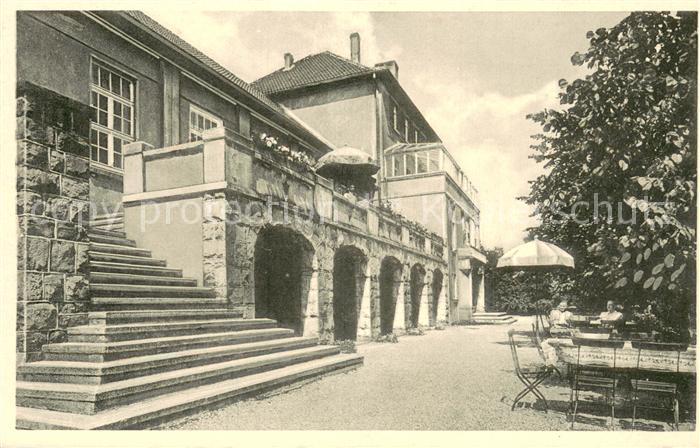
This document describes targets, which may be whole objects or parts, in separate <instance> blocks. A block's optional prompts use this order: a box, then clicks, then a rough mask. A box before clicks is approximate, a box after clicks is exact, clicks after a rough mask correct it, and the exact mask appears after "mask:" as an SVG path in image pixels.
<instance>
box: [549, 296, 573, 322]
mask: <svg viewBox="0 0 700 448" xmlns="http://www.w3.org/2000/svg"><path fill="white" fill-rule="evenodd" d="M568 306H569V304H568V303H567V302H566V300H562V301H561V302H559V306H557V307H556V308H554V309H553V310H552V311H551V312H550V313H549V324H550V325H552V326H553V327H568V326H569V320H570V319H571V316H572V314H571V311H568V310H567V308H568Z"/></svg>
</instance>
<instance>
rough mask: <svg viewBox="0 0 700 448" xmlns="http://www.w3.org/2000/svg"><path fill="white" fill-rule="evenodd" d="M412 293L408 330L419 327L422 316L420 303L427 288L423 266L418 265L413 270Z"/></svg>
mask: <svg viewBox="0 0 700 448" xmlns="http://www.w3.org/2000/svg"><path fill="white" fill-rule="evenodd" d="M409 284H410V292H409V299H410V300H409V303H410V307H409V314H408V325H407V327H408V328H416V327H418V318H419V315H420V303H421V298H422V296H423V289H424V288H425V268H424V267H423V265H422V264H420V263H416V264H414V265H413V267H412V268H411V276H410V279H409Z"/></svg>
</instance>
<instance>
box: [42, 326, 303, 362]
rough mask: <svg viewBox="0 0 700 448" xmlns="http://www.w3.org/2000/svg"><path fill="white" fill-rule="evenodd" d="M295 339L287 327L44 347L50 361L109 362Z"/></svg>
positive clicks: (71, 343) (69, 343)
mask: <svg viewBox="0 0 700 448" xmlns="http://www.w3.org/2000/svg"><path fill="white" fill-rule="evenodd" d="M293 336H294V331H293V330H290V329H287V328H260V329H252V330H238V331H228V332H225V333H207V334H193V335H185V336H171V337H164V338H147V339H140V340H135V341H121V342H107V343H104V342H97V343H95V342H92V343H91V342H62V343H60V344H47V345H44V346H43V348H42V350H43V354H44V359H46V360H53V361H75V362H107V361H114V360H117V359H125V358H133V357H139V356H147V355H154V354H158V353H169V352H176V351H182V350H192V349H197V348H207V347H217V346H221V345H234V344H244V343H250V342H258V341H269V340H273V339H282V338H291V337H293Z"/></svg>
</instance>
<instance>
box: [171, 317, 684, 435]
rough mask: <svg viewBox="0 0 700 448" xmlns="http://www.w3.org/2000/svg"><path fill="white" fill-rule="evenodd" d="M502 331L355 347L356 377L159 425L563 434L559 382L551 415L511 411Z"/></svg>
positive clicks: (551, 387) (596, 412) (453, 332)
mask: <svg viewBox="0 0 700 448" xmlns="http://www.w3.org/2000/svg"><path fill="white" fill-rule="evenodd" d="M530 322H531V320H530V318H527V317H525V318H523V317H521V318H520V319H519V321H518V322H517V323H515V324H514V328H515V329H516V330H521V331H523V332H524V331H526V330H527V329H529V328H530ZM508 328H509V327H508V326H460V327H447V328H446V329H445V330H444V331H430V332H427V333H426V334H425V335H423V336H403V337H401V338H400V342H399V343H398V344H381V343H369V344H364V345H360V346H359V347H358V352H359V353H361V354H362V355H364V356H365V365H364V367H362V368H360V369H358V370H357V371H353V372H349V373H343V374H337V375H332V376H328V377H325V378H323V379H321V380H318V381H314V382H312V383H310V384H306V385H304V386H303V387H301V388H300V387H298V386H296V387H291V388H290V389H287V390H286V391H284V392H283V393H280V392H276V393H273V394H272V395H268V396H266V397H260V398H259V399H252V400H248V401H243V402H239V403H234V404H232V405H229V406H227V407H224V408H220V409H216V410H212V411H207V412H204V413H200V414H197V415H193V416H189V417H184V418H182V419H180V420H178V421H173V422H170V423H167V424H164V425H162V426H161V427H159V428H158V429H190V430H193V429H209V430H213V429H231V430H262V429H274V430H297V429H298V430H302V429H304V430H343V429H351V430H352V429H354V430H360V429H364V430H530V431H532V430H553V431H557V430H561V431H563V430H568V429H569V423H568V422H567V419H566V414H565V411H566V407H567V405H568V399H569V388H568V384H567V383H566V382H565V381H559V380H555V381H552V382H550V383H545V385H544V387H543V388H542V391H543V393H544V395H545V397H547V399H548V400H549V402H550V406H551V407H553V408H555V409H554V410H550V411H549V413H547V414H545V412H544V411H543V409H542V407H541V405H540V403H535V402H534V399H533V397H532V395H529V396H528V397H526V398H525V399H524V400H523V402H521V404H522V407H520V408H516V410H515V411H513V412H512V411H511V410H510V406H511V403H512V399H513V397H514V396H515V395H516V394H517V393H518V392H519V391H520V390H521V389H522V387H521V384H520V383H519V382H518V380H517V378H516V377H515V374H514V373H513V365H512V361H511V357H510V351H509V347H508V343H507V335H506V332H507V330H508ZM519 341H520V342H521V347H520V349H519V353H520V355H521V362H523V364H526V363H528V362H534V361H536V360H537V352H536V350H535V349H534V347H533V346H532V345H531V343H530V342H529V339H528V337H527V336H521V337H519ZM533 405H534V406H533ZM580 409H582V410H583V412H584V413H583V414H579V416H578V417H577V419H576V430H598V431H600V430H606V429H607V428H606V426H605V424H606V417H607V414H606V410H605V409H603V408H602V407H599V406H588V407H587V408H583V407H582V408H580ZM630 413H631V411H628V410H626V409H618V413H617V416H619V417H622V419H623V420H624V421H623V423H622V428H627V427H628V425H626V424H625V422H629V421H630V419H629V416H628V415H627V414H630ZM689 415H692V414H690V413H688V412H685V413H682V415H681V420H682V422H684V423H682V424H681V430H692V429H694V423H692V422H690V421H689V420H690V419H691V417H689ZM658 418H660V419H663V418H666V417H665V415H660V416H659V417H658ZM641 422H642V424H641V425H640V426H639V427H638V428H639V429H652V430H665V431H670V430H671V427H670V426H669V425H668V424H665V423H663V422H659V421H656V422H652V421H650V420H642V421H641ZM617 429H620V423H618V426H617Z"/></svg>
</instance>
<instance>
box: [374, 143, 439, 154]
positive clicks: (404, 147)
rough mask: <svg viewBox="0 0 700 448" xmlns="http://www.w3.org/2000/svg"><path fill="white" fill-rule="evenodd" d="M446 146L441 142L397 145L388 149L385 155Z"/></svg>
mask: <svg viewBox="0 0 700 448" xmlns="http://www.w3.org/2000/svg"><path fill="white" fill-rule="evenodd" d="M444 147H445V146H444V145H443V144H442V143H440V142H426V143H396V144H394V145H391V146H390V147H388V148H387V149H386V150H385V151H384V154H393V153H395V152H396V153H399V152H409V151H419V150H422V149H432V148H444Z"/></svg>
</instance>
